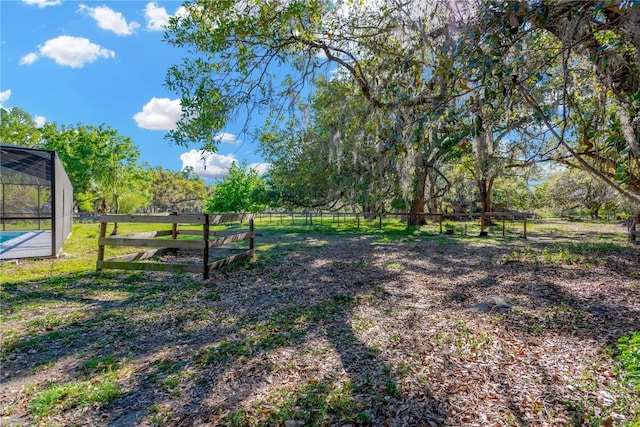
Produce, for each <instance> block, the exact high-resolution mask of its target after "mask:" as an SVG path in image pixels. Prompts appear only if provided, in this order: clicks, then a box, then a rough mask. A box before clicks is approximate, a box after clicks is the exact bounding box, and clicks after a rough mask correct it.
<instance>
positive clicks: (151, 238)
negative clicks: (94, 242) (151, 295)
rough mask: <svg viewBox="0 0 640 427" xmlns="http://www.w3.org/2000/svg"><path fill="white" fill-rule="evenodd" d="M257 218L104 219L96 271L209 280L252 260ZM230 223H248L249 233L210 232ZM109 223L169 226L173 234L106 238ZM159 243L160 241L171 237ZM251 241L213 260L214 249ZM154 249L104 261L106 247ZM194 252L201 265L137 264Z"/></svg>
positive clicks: (248, 216) (240, 216) (180, 215)
mask: <svg viewBox="0 0 640 427" xmlns="http://www.w3.org/2000/svg"><path fill="white" fill-rule="evenodd" d="M254 219H255V215H254V214H167V215H101V216H100V217H99V219H98V220H99V222H100V236H99V237H98V260H97V262H96V270H97V271H98V272H101V271H102V270H107V269H119V270H145V271H167V272H191V273H202V276H203V278H204V279H207V278H209V274H210V272H211V271H213V270H215V269H218V268H221V267H223V266H225V265H229V264H231V263H233V262H236V261H239V260H242V259H247V258H251V257H253V256H254V255H255V249H254V238H255V232H254ZM231 222H240V223H243V222H246V223H247V224H248V228H249V229H248V230H241V231H232V230H211V229H210V227H211V226H212V225H218V224H225V223H231ZM109 223H136V224H170V225H171V229H170V230H157V231H147V232H139V233H133V234H128V235H124V236H109V237H107V236H106V232H107V225H108V224H109ZM181 224H182V225H189V226H194V225H195V226H201V227H202V229H201V230H192V229H181V228H179V225H181ZM169 236H170V238H168V239H167V238H163V239H156V238H158V237H169ZM181 236H191V237H193V236H195V237H200V239H193V238H187V239H181V238H180V237H181ZM243 240H248V241H249V248H248V249H245V250H241V252H239V253H236V254H233V255H230V256H227V257H225V258H223V259H219V260H213V261H212V260H211V259H210V255H211V249H213V248H220V247H222V246H224V245H228V244H230V243H235V242H240V241H243ZM109 246H111V247H121V246H125V247H136V248H153V249H150V250H147V251H142V252H135V253H131V254H126V255H120V256H115V257H111V258H107V259H105V247H109ZM178 250H182V251H194V252H197V253H198V254H200V255H201V257H202V262H201V263H195V264H184V263H177V262H165V263H160V262H144V263H142V262H136V261H143V260H147V259H150V258H152V257H154V256H159V255H162V254H165V253H168V252H176V251H178Z"/></svg>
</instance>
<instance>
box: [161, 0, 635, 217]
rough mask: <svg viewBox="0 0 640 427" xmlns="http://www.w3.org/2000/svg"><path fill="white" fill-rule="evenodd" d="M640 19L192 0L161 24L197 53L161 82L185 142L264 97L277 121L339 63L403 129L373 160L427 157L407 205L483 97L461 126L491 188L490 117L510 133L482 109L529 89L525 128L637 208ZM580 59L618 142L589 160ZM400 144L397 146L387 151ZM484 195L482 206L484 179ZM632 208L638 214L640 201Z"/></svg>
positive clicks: (202, 137) (551, 9)
mask: <svg viewBox="0 0 640 427" xmlns="http://www.w3.org/2000/svg"><path fill="white" fill-rule="evenodd" d="M445 6H449V7H448V8H447V7H445ZM639 17H640V6H638V5H636V4H635V2H623V3H622V4H616V3H609V2H604V1H597V0H585V1H583V2H578V3H576V2H553V1H549V0H546V1H536V2H533V1H525V0H520V1H497V0H477V1H475V2H472V1H469V2H455V3H451V2H447V4H446V5H445V3H444V2H437V1H436V2H418V1H411V0H410V1H407V2H402V3H398V2H393V1H382V2H376V4H375V5H373V6H372V5H371V4H369V3H368V2H345V3H344V4H342V5H338V6H337V7H336V6H335V5H333V4H331V3H329V2H323V1H294V2H285V3H283V2H279V1H267V2H263V1H261V2H258V1H257V0H253V1H252V0H250V1H247V2H241V3H234V2H228V1H222V0H221V1H204V0H203V1H195V2H193V3H192V4H190V14H189V16H187V17H184V18H175V19H174V20H172V22H171V25H170V27H169V31H168V32H167V40H168V41H169V42H170V43H172V44H175V45H177V46H187V47H189V48H191V49H192V53H193V57H191V58H187V59H185V61H184V62H183V64H181V65H179V66H175V67H172V68H171V69H170V71H169V74H168V78H167V84H168V86H169V87H170V88H171V89H173V90H176V91H177V92H179V93H180V94H181V98H182V105H183V113H184V115H183V120H182V121H181V123H180V124H179V125H178V128H177V130H176V131H175V132H172V133H171V135H170V136H171V137H172V138H173V139H174V140H175V141H176V142H178V143H187V142H188V141H205V148H208V147H212V146H215V138H214V136H215V134H216V133H217V131H218V130H220V129H222V127H223V126H224V124H225V123H226V122H227V120H228V119H229V118H230V117H235V116H236V115H237V114H238V113H239V112H240V111H241V109H242V108H243V107H246V108H247V109H248V110H249V111H251V110H252V109H253V108H266V109H268V110H270V111H272V112H275V114H276V119H277V120H280V117H279V116H280V115H281V114H282V113H283V111H287V110H283V108H282V107H283V105H284V104H285V100H288V101H290V102H293V103H295V102H296V101H297V99H298V98H297V96H298V95H299V94H300V93H301V92H303V91H305V90H310V89H309V84H310V83H311V82H312V81H313V80H312V79H313V77H314V75H315V73H316V72H317V71H319V70H326V66H327V65H328V64H331V65H333V64H335V65H337V66H339V69H340V70H341V71H343V72H344V73H346V74H347V75H348V76H349V79H350V81H351V82H353V84H354V86H355V87H356V88H358V90H359V91H360V94H361V96H362V99H364V100H365V101H366V102H367V103H368V104H369V105H370V106H371V107H372V108H373V109H375V110H376V111H377V113H379V114H380V121H379V123H380V124H382V123H386V124H387V127H388V129H389V130H393V131H394V132H395V131H400V132H395V136H397V135H400V136H401V137H400V138H396V137H394V138H387V139H386V143H388V144H389V145H391V146H393V148H392V149H391V150H389V151H382V152H381V155H380V156H378V157H376V158H375V159H374V162H375V163H377V164H379V165H381V167H383V168H391V166H390V164H389V163H388V158H393V159H401V161H402V162H403V164H407V165H409V164H413V165H419V168H416V169H414V170H413V171H412V172H411V174H410V175H408V176H409V177H410V178H411V181H412V182H413V185H412V189H413V196H412V200H411V205H412V210H413V211H417V210H418V209H420V207H422V209H424V200H425V199H426V197H424V195H422V194H421V192H422V191H424V188H425V186H426V185H427V179H426V178H425V172H429V171H431V172H433V171H434V170H437V169H432V167H433V165H435V164H436V163H434V162H433V161H432V160H437V158H434V157H433V156H432V155H433V154H434V153H440V152H441V151H442V152H446V151H448V150H452V149H454V148H453V147H455V144H453V145H448V146H443V147H441V146H440V141H441V140H446V138H442V139H440V137H439V135H441V134H442V133H444V132H443V129H444V128H445V127H446V124H444V123H443V122H442V118H443V117H447V114H446V111H447V110H449V111H451V109H453V110H454V111H455V110H456V109H460V108H462V107H464V106H465V105H466V106H467V107H468V108H469V107H472V106H473V105H477V101H478V100H479V99H484V101H483V103H482V104H481V105H480V106H479V108H477V109H476V112H477V113H479V114H475V121H478V120H480V121H482V126H477V123H476V125H475V126H474V125H473V123H467V125H466V126H470V128H469V129H471V130H473V129H475V131H473V132H474V133H473V134H474V135H475V136H476V137H475V138H474V142H475V143H476V144H475V145H476V154H477V155H480V157H478V164H477V165H476V172H478V173H477V175H478V177H479V178H480V179H479V180H478V183H479V185H480V186H481V187H482V186H484V187H490V182H491V180H492V179H493V178H491V176H492V175H496V176H497V174H499V173H500V171H501V170H502V166H501V165H500V162H493V166H496V167H493V166H491V165H490V164H489V163H491V162H486V161H485V160H487V159H496V160H500V159H499V158H498V157H496V156H494V155H493V154H492V152H493V153H495V149H496V144H497V143H498V142H499V141H498V140H496V138H495V136H496V135H495V134H494V133H495V130H496V128H498V129H499V128H501V127H502V128H504V129H507V128H509V127H510V128H511V129H512V130H515V129H514V128H513V127H511V126H507V127H504V126H503V125H504V123H502V122H501V120H497V119H496V118H495V117H489V116H488V115H487V111H491V110H492V108H493V107H495V105H494V106H493V107H492V106H491V103H492V102H493V101H494V100H496V99H500V100H503V101H504V102H503V104H504V106H505V110H506V111H508V109H509V108H510V107H511V106H512V105H513V104H514V101H515V100H522V101H524V102H526V103H527V104H528V106H529V107H530V109H531V110H532V111H533V114H530V116H532V117H533V118H534V120H532V121H531V125H530V126H531V127H532V128H534V127H535V125H536V123H535V121H538V122H542V123H544V124H545V125H546V127H547V131H548V132H549V133H550V134H553V135H554V137H555V138H556V143H557V145H558V147H560V148H562V150H563V151H557V152H556V153H553V154H556V157H557V158H559V159H561V158H563V157H564V154H566V153H568V154H569V155H570V156H572V157H573V158H574V159H575V162H577V163H578V164H579V165H580V167H582V168H583V169H585V170H588V171H590V173H592V174H594V175H596V176H598V177H599V178H600V179H601V180H603V181H604V182H606V183H607V185H609V186H611V187H612V188H615V189H616V190H617V191H619V192H621V193H622V194H625V195H626V197H627V198H628V199H629V200H632V201H634V202H635V203H636V204H637V205H638V204H639V202H640V192H639V190H638V189H637V188H636V187H635V184H634V183H635V180H634V179H632V178H635V177H636V176H637V175H635V173H634V171H635V170H637V164H638V161H639V160H638V159H639V158H640V157H639V156H638V152H639V150H638V146H639V145H640V143H639V142H638V141H639V139H638V138H639V135H640V131H639V129H640V128H639V126H640V123H639V122H638V119H637V118H638V116H639V115H638V109H639V108H640V86H639V81H640V78H639V77H638V76H639V75H640V72H639V70H640V69H639V65H638V63H639V60H638V58H639V54H638V51H639V45H640V43H639V40H640V36H639V35H638V31H637V28H638V19H639ZM585 52H586V53H588V55H584V53H585ZM576 62H578V63H584V64H589V65H590V66H591V67H590V68H588V67H579V69H580V71H579V72H581V73H584V74H585V75H586V76H590V77H592V78H594V79H595V80H596V82H597V86H599V87H601V88H602V89H603V90H604V93H605V94H607V95H606V96H607V97H609V98H610V101H609V102H610V103H611V105H612V106H613V108H614V110H613V114H614V115H615V117H616V121H615V123H616V126H617V128H618V129H619V135H618V136H617V137H615V138H614V139H616V140H617V141H618V142H617V143H616V144H613V145H612V147H615V150H611V151H610V152H609V154H608V157H607V158H606V159H603V161H599V162H595V161H593V157H589V156H592V155H593V154H594V153H593V152H592V153H591V154H589V155H585V154H586V152H584V153H581V152H580V150H579V147H578V146H576V145H575V144H573V143H572V141H571V140H570V136H571V135H573V133H572V130H573V125H572V124H571V123H570V114H568V109H569V103H568V101H569V99H568V94H569V93H570V92H571V91H572V90H573V88H574V81H573V79H574V78H575V77H577V76H578V73H577V72H576V71H577V70H575V71H574V70H573V69H572V66H573V64H575V63H576ZM278 67H279V68H278ZM323 67H324V68H323ZM575 68H576V69H577V68H578V67H575ZM283 71H284V72H283ZM283 75H284V76H285V77H282V76H283ZM550 76H551V77H550ZM553 77H556V78H553ZM578 77H579V76H578ZM579 80H583V79H579ZM545 94H546V95H551V96H545ZM443 107H444V108H443ZM455 124H456V125H458V126H454V129H455V130H456V132H455V133H461V134H464V128H465V125H464V123H460V122H458V123H455ZM521 125H522V126H524V127H526V126H527V125H526V124H525V123H521ZM416 129H419V130H420V132H419V135H420V136H419V137H418V136H417V135H416V133H415V130H416ZM340 131H341V132H345V129H344V128H343V129H340ZM334 135H335V133H334ZM371 135H374V136H375V134H370V136H371ZM329 136H330V135H329ZM381 140H382V139H381ZM325 141H327V140H325ZM548 141H549V138H547V137H544V138H539V139H537V140H536V142H540V143H542V145H540V147H541V149H540V150H537V151H538V154H539V155H544V154H546V160H549V158H551V157H552V155H551V154H552V153H551V152H549V151H548V150H547V146H546V142H548ZM393 151H395V152H396V153H397V155H396V156H395V157H392V156H389V157H388V158H387V157H386V156H387V154H388V153H389V152H393ZM411 153H420V155H419V156H415V155H412V154H411ZM482 153H484V154H482ZM483 156H484V157H483ZM425 159H426V161H425ZM522 160H523V159H520V161H522ZM529 160H530V161H531V160H533V159H529ZM485 166H488V167H489V168H488V169H487V168H486V167H485ZM612 166H613V169H611V167H612ZM612 170H613V171H615V172H616V173H614V174H613V175H611V171H612ZM622 172H624V173H622ZM623 175H624V177H625V178H624V179H625V181H624V182H622V181H621V180H620V177H621V176H623ZM427 176H428V174H427ZM430 180H432V179H430ZM481 192H482V193H484V194H485V196H483V199H484V200H485V201H484V202H483V203H484V204H485V205H487V204H488V203H487V201H488V200H489V199H488V198H490V195H491V191H490V188H485V190H483V191H481ZM638 215H639V220H640V210H639V211H638Z"/></svg>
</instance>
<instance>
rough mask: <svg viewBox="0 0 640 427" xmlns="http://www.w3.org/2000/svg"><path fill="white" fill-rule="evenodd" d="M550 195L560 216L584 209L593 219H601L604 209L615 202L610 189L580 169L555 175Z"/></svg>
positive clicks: (549, 184)
mask: <svg viewBox="0 0 640 427" xmlns="http://www.w3.org/2000/svg"><path fill="white" fill-rule="evenodd" d="M548 194H549V199H550V201H551V203H552V205H553V206H554V207H556V208H557V209H558V210H559V213H560V215H563V216H564V215H566V214H567V212H569V211H572V210H574V209H577V208H583V209H586V210H587V212H589V216H590V217H591V218H592V219H600V212H601V210H602V208H603V207H604V206H605V205H606V204H607V203H611V202H613V201H614V200H615V195H614V193H613V190H612V189H611V188H610V187H608V186H607V185H606V184H604V183H603V182H602V181H600V180H597V179H595V178H594V177H592V176H591V175H589V174H588V173H586V172H584V171H582V170H580V169H567V170H564V171H561V172H558V173H556V174H555V175H553V176H552V177H551V178H550V179H549V181H548Z"/></svg>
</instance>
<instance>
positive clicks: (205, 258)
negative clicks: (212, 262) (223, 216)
mask: <svg viewBox="0 0 640 427" xmlns="http://www.w3.org/2000/svg"><path fill="white" fill-rule="evenodd" d="M202 240H204V249H202V264H203V268H202V270H203V271H202V278H203V279H205V280H206V279H208V278H209V214H204V224H202Z"/></svg>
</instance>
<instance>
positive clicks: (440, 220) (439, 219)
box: [438, 214, 443, 234]
mask: <svg viewBox="0 0 640 427" xmlns="http://www.w3.org/2000/svg"><path fill="white" fill-rule="evenodd" d="M442 217H443V215H442V214H438V224H439V225H440V234H442Z"/></svg>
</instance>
